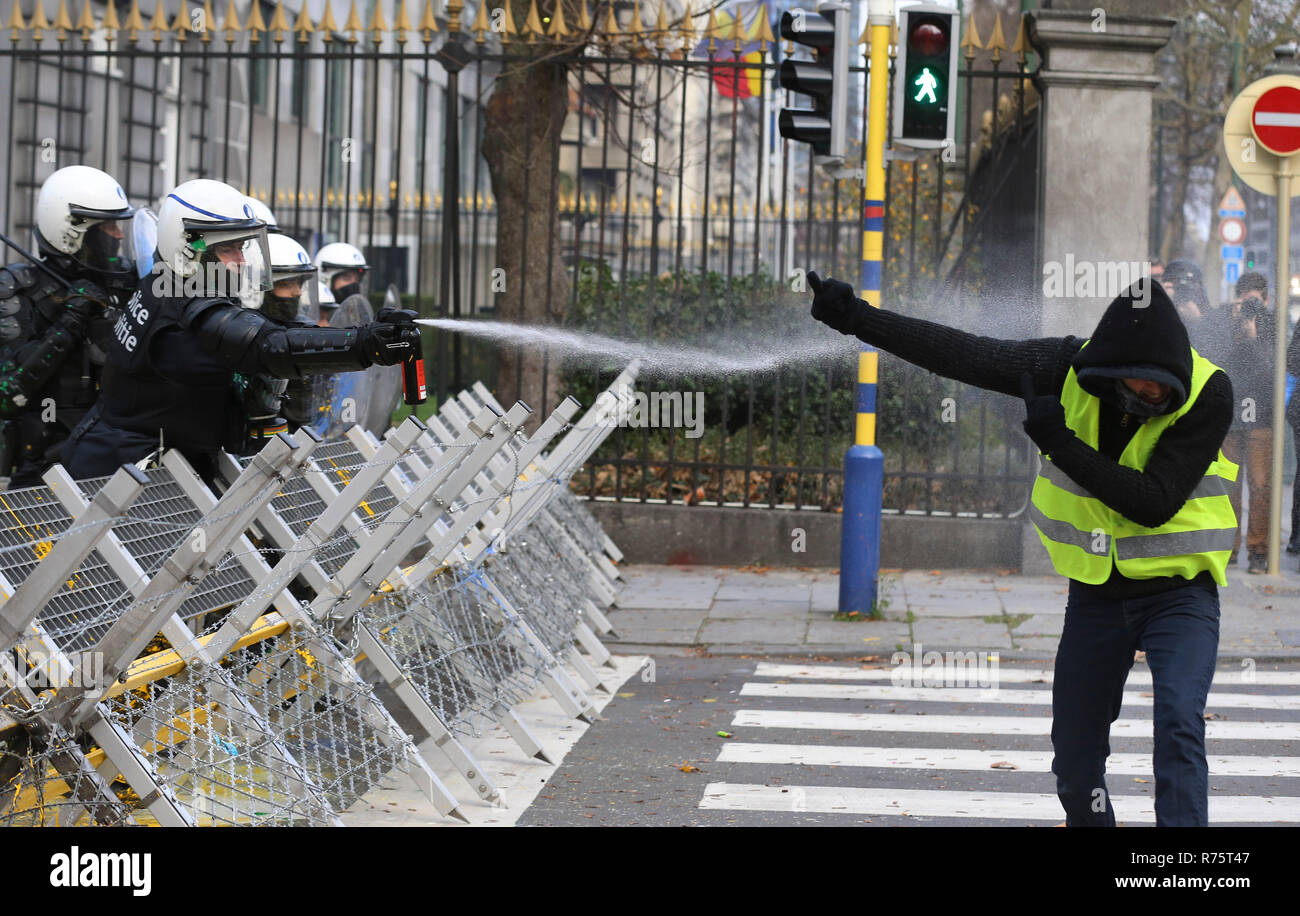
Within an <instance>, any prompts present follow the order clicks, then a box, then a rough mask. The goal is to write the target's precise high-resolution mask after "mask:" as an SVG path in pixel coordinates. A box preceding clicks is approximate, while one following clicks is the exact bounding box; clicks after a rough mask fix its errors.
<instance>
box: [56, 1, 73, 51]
mask: <svg viewBox="0 0 1300 916" xmlns="http://www.w3.org/2000/svg"><path fill="white" fill-rule="evenodd" d="M54 27H55V28H56V29H58V30H59V31H58V35H56V36H55V37H56V38H57V39H58V40H59V41H60V42H63V41H67V40H68V33H69V32H71V31H72V17H71V16H69V15H68V0H59V9H58V11H57V12H56V13H55V14H54Z"/></svg>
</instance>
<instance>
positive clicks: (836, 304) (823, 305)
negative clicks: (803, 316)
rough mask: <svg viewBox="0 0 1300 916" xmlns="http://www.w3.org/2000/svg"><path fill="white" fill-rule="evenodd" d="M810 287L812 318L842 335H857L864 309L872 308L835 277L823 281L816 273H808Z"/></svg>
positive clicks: (851, 288)
mask: <svg viewBox="0 0 1300 916" xmlns="http://www.w3.org/2000/svg"><path fill="white" fill-rule="evenodd" d="M808 285H809V286H811V287H812V291H813V304H812V316H813V317H814V318H816V319H817V320H818V321H820V322H821V323H822V324H825V325H827V326H829V327H832V328H834V329H835V330H837V331H839V332H840V333H841V334H856V333H857V329H858V324H859V322H860V321H861V318H862V313H863V309H869V308H871V306H869V305H867V303H865V302H863V301H862V300H861V299H859V298H858V297H857V296H855V295H853V287H851V286H849V285H848V284H847V283H845V282H844V281H842V280H836V279H834V278H833V277H827V278H826V279H825V280H823V279H822V278H821V277H819V276H817V274H816V272H815V271H809V272H808Z"/></svg>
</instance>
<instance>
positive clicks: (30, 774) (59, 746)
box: [0, 686, 138, 827]
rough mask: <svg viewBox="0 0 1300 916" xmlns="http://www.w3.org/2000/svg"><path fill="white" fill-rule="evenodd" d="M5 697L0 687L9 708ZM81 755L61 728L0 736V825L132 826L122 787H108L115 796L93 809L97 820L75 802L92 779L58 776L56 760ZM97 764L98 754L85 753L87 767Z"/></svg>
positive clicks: (130, 799)
mask: <svg viewBox="0 0 1300 916" xmlns="http://www.w3.org/2000/svg"><path fill="white" fill-rule="evenodd" d="M5 694H6V691H5V689H4V687H2V686H0V703H2V704H3V705H4V707H5V708H12V707H11V705H10V703H9V697H7V696H6V695H5ZM83 753H84V752H83V748H82V747H81V743H80V742H79V741H78V740H77V739H76V738H75V737H74V736H72V735H71V734H69V733H68V732H67V731H66V730H65V729H62V728H58V727H53V728H48V729H41V730H40V732H39V734H38V732H37V731H36V730H32V731H28V730H27V729H24V728H18V727H12V728H9V729H5V730H4V731H3V732H0V827H86V826H94V825H100V826H108V827H120V826H129V825H131V824H132V823H134V821H133V818H132V811H133V809H134V808H135V806H136V802H138V799H135V798H134V794H133V793H132V792H131V791H130V789H129V788H128V787H127V786H126V785H125V783H122V782H120V781H114V782H113V783H112V784H111V786H110V788H111V790H113V791H114V792H115V793H120V797H117V798H116V799H115V800H114V801H110V802H109V803H108V804H107V805H101V806H99V807H98V809H97V811H98V818H96V817H92V816H91V814H90V812H89V810H88V809H87V808H86V805H85V804H84V803H83V802H82V801H80V800H79V797H78V796H79V792H85V791H88V790H90V789H91V787H90V786H87V785H83V783H88V782H90V781H92V780H93V779H94V778H95V777H93V776H91V775H90V774H85V775H80V776H78V775H75V774H74V775H72V776H68V775H64V774H63V773H60V772H59V767H58V766H56V760H58V759H59V758H61V757H62V758H65V759H66V758H67V757H70V756H76V755H83ZM101 760H102V754H100V753H98V752H95V751H92V752H91V753H90V754H89V762H90V763H91V764H92V765H93V764H97V763H99V762H100V761H101Z"/></svg>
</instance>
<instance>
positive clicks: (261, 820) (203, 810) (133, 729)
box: [104, 669, 333, 826]
mask: <svg viewBox="0 0 1300 916" xmlns="http://www.w3.org/2000/svg"><path fill="white" fill-rule="evenodd" d="M236 690H237V688H236V686H235V685H234V683H233V682H232V680H231V675H230V673H228V672H226V671H225V670H223V669H214V670H209V671H198V670H194V669H184V670H182V671H180V672H178V673H177V674H175V675H173V676H170V677H166V678H162V679H159V680H155V681H150V682H148V683H146V684H143V685H141V686H139V687H136V688H134V689H132V690H128V691H126V692H124V693H122V694H121V695H119V696H117V697H113V698H112V699H110V700H108V701H107V702H106V703H105V704H104V705H105V708H106V711H107V714H108V715H109V717H110V718H111V719H112V720H113V721H114V722H116V723H117V724H118V725H120V726H121V727H122V728H123V729H124V730H126V731H127V732H128V733H129V734H131V736H132V737H133V739H134V741H135V744H136V746H137V747H139V748H140V750H141V753H142V755H143V757H144V759H145V760H146V761H147V762H148V763H149V764H150V766H151V767H152V769H153V771H154V773H155V774H156V778H157V779H158V780H159V781H160V782H161V783H162V784H164V785H167V786H168V787H169V788H170V789H171V791H172V793H173V794H174V796H175V798H176V799H177V800H178V801H179V802H180V803H181V804H182V805H184V806H185V807H186V808H187V809H188V810H189V812H190V814H191V815H192V817H193V818H194V821H195V823H196V824H198V825H199V826H307V825H324V824H328V823H330V822H331V819H332V817H333V812H332V811H331V810H330V809H329V808H328V807H327V806H325V805H324V804H323V803H322V800H321V798H320V795H319V794H318V793H316V792H313V791H310V790H309V789H308V788H307V787H305V786H304V784H303V781H302V778H301V772H300V771H299V770H298V769H297V768H296V767H295V766H293V765H292V763H291V762H290V761H288V760H286V759H285V758H284V757H283V756H282V755H281V753H280V749H279V747H278V746H277V744H276V739H275V736H274V735H272V734H268V733H267V732H265V731H263V730H260V729H259V728H258V727H257V725H256V723H251V722H249V721H248V717H247V715H246V712H245V710H244V709H243V708H241V705H240V704H239V703H238V702H237V698H235V697H234V696H233V694H234V692H235V691H236ZM135 813H136V817H137V819H138V820H140V821H141V822H143V823H148V822H149V815H148V813H147V812H144V811H136V812H135Z"/></svg>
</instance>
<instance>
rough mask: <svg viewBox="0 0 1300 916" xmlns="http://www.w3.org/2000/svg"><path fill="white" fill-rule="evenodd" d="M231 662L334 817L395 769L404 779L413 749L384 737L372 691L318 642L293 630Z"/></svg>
mask: <svg viewBox="0 0 1300 916" xmlns="http://www.w3.org/2000/svg"><path fill="white" fill-rule="evenodd" d="M226 663H227V664H229V665H230V667H231V671H232V675H233V677H234V679H235V682H236V684H237V685H238V687H239V689H240V690H241V691H243V692H244V694H245V695H246V696H247V697H248V699H249V700H250V701H251V703H252V704H253V706H254V707H255V708H256V709H257V710H258V711H259V712H260V713H261V714H262V716H263V717H265V719H266V721H267V722H268V723H269V724H270V726H271V728H272V730H273V733H274V734H275V736H276V737H277V738H278V739H279V740H280V741H281V742H283V744H284V746H285V747H287V748H288V749H289V751H290V752H291V753H292V754H293V757H294V759H295V760H297V761H298V763H299V764H300V765H301V766H302V768H303V770H304V771H305V772H306V773H307V775H308V776H309V777H310V779H311V781H312V782H313V783H314V784H315V785H316V786H318V787H319V788H320V791H321V792H322V793H323V794H324V797H325V798H326V799H327V800H328V802H329V804H330V807H332V808H333V809H334V810H335V811H343V810H345V809H346V808H348V807H349V806H350V805H352V804H353V803H354V802H355V801H356V800H357V799H358V798H360V797H361V796H362V795H364V794H366V793H367V792H369V791H370V790H371V789H373V788H374V787H375V786H377V785H378V784H379V782H380V780H382V779H383V778H384V776H385V775H387V774H388V773H390V772H392V771H393V770H394V769H399V770H401V771H403V772H405V770H406V755H407V753H408V751H409V750H410V744H409V742H408V741H406V740H404V739H403V738H402V737H399V736H394V735H392V734H391V733H390V732H389V731H388V730H387V728H386V726H385V724H384V722H383V720H382V718H381V717H380V716H379V715H377V714H376V713H377V712H378V710H377V709H376V707H377V705H378V703H379V701H378V700H377V699H376V698H375V696H374V693H373V691H372V690H371V688H370V686H369V685H368V684H366V683H365V682H364V681H361V680H359V679H357V678H356V677H354V676H353V675H352V674H351V673H350V672H349V671H348V670H347V668H345V665H346V664H347V663H346V662H344V661H343V660H342V658H341V657H340V656H339V655H338V654H337V653H336V652H335V651H332V650H328V647H325V646H322V644H321V643H320V642H319V641H318V640H311V639H307V638H304V637H303V636H302V635H300V634H299V633H298V632H297V631H290V632H288V633H285V634H282V635H281V636H278V637H276V638H275V639H274V640H267V641H265V642H262V643H257V644H255V645H253V646H249V647H247V648H245V649H242V650H240V651H238V652H234V653H231V655H230V656H229V658H228V659H227V662H226Z"/></svg>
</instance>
